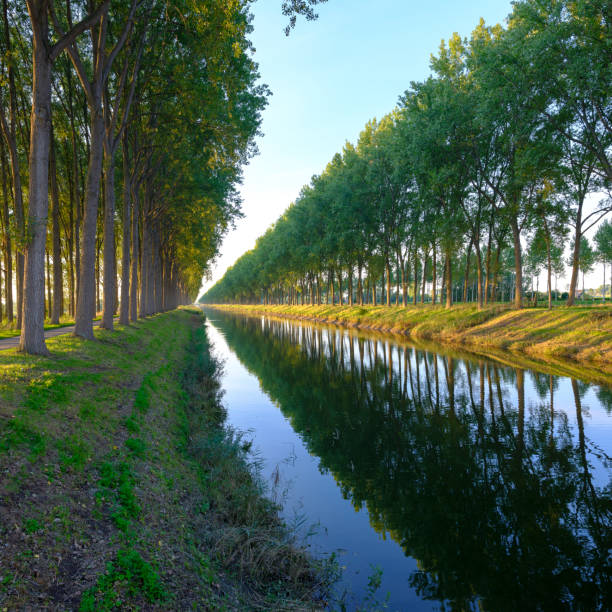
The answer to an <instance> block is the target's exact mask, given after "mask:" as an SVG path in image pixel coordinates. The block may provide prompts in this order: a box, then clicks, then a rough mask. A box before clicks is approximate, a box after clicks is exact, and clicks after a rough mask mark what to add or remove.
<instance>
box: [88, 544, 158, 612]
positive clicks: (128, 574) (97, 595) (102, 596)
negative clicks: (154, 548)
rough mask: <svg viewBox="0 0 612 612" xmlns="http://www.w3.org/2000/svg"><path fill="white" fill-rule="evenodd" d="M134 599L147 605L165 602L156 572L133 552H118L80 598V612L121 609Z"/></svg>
mask: <svg viewBox="0 0 612 612" xmlns="http://www.w3.org/2000/svg"><path fill="white" fill-rule="evenodd" d="M135 597H143V598H144V599H145V600H146V601H147V602H149V603H155V602H162V601H164V600H166V599H167V598H168V593H167V592H166V590H165V589H164V586H163V584H162V581H161V578H160V577H159V574H158V572H157V569H156V568H155V567H154V566H153V565H152V564H151V563H148V562H147V561H145V560H144V559H143V558H142V556H141V555H140V553H139V552H138V551H137V550H134V549H121V550H119V551H118V552H117V557H116V559H115V561H112V562H110V563H108V565H107V567H106V573H105V574H104V575H102V576H100V578H98V581H97V582H96V584H95V586H93V587H91V588H90V589H88V590H87V591H85V593H84V594H83V597H82V599H81V605H80V606H79V610H80V612H97V611H98V610H100V611H102V610H116V609H121V608H122V606H123V605H124V604H126V603H127V602H129V600H130V599H133V598H135Z"/></svg>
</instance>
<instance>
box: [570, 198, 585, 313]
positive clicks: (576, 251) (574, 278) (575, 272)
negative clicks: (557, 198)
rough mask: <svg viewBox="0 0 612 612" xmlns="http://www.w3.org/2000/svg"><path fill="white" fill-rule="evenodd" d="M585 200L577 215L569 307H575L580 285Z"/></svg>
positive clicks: (580, 203) (581, 202)
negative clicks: (577, 288) (577, 289)
mask: <svg viewBox="0 0 612 612" xmlns="http://www.w3.org/2000/svg"><path fill="white" fill-rule="evenodd" d="M583 202H584V200H583V199H581V200H580V202H579V204H578V212H577V214H576V231H575V233H574V251H573V253H572V278H571V280H570V286H569V295H568V296H567V305H568V306H573V305H574V302H575V300H576V287H577V285H578V273H579V271H580V242H581V241H582V205H583Z"/></svg>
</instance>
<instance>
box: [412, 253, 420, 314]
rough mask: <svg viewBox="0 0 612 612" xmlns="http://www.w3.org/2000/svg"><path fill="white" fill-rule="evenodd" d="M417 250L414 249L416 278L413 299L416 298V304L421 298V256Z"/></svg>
mask: <svg viewBox="0 0 612 612" xmlns="http://www.w3.org/2000/svg"><path fill="white" fill-rule="evenodd" d="M417 253H418V252H417V250H416V249H415V250H414V262H413V264H414V279H413V283H414V286H413V288H412V289H413V291H412V293H413V296H414V297H413V300H414V304H415V306H416V303H417V302H418V298H419V258H418V256H417Z"/></svg>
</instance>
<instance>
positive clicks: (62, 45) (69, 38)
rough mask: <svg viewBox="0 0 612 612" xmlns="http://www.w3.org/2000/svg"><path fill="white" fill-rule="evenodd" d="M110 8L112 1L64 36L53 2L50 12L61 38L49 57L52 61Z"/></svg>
mask: <svg viewBox="0 0 612 612" xmlns="http://www.w3.org/2000/svg"><path fill="white" fill-rule="evenodd" d="M109 6H110V0H104V1H103V2H102V4H100V6H99V7H98V8H97V9H96V10H95V11H94V12H93V13H91V15H88V16H87V17H85V19H83V20H82V21H79V23H77V24H76V25H75V26H73V27H72V29H71V30H70V31H69V32H68V33H67V34H64V33H63V32H62V28H61V27H59V22H58V19H57V15H56V14H55V10H54V9H53V3H52V2H51V3H50V5H49V11H50V12H51V18H52V20H53V27H54V28H55V29H56V30H57V31H58V33H59V34H60V36H61V38H60V40H58V41H57V42H56V43H55V44H54V45H53V46H52V47H51V52H50V53H49V57H50V58H51V61H54V60H55V59H56V58H57V57H58V55H59V54H60V53H61V52H62V51H63V50H64V49H66V48H67V47H69V46H70V45H72V43H73V42H74V41H75V40H76V38H77V36H78V35H79V34H82V33H83V32H84V31H85V30H87V29H89V28H91V26H93V25H94V23H95V22H96V21H97V20H98V19H99V18H100V16H101V15H102V14H103V13H104V12H105V11H107V10H108V7H109Z"/></svg>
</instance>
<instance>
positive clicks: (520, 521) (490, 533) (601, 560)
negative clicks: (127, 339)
mask: <svg viewBox="0 0 612 612" xmlns="http://www.w3.org/2000/svg"><path fill="white" fill-rule="evenodd" d="M207 315H208V321H209V323H208V326H209V333H210V337H211V340H212V341H213V342H214V345H215V347H216V352H217V354H218V355H219V356H221V357H222V358H223V359H225V380H224V387H225V389H226V396H225V402H226V405H227V407H228V418H229V422H230V424H232V425H233V426H234V427H236V428H238V429H241V430H243V431H244V430H248V431H249V432H250V433H249V436H251V437H252V439H253V447H254V449H256V451H257V454H258V456H259V458H260V460H261V463H262V468H263V475H264V477H265V478H266V479H267V480H268V482H269V485H270V495H272V496H274V497H275V498H277V499H279V500H281V501H283V502H284V515H285V518H286V519H287V520H288V521H289V522H290V523H291V522H293V523H294V525H295V526H296V528H297V530H298V532H299V533H301V534H302V535H304V536H308V537H307V540H306V541H307V543H308V544H309V545H310V547H311V550H312V551H313V552H314V554H316V555H319V556H329V555H330V554H332V553H335V554H336V555H337V557H338V560H339V564H340V565H341V566H342V568H343V571H342V579H341V580H340V582H339V584H338V586H337V592H336V597H337V598H343V599H344V602H345V604H346V607H347V608H348V609H355V608H356V607H357V606H358V605H361V604H362V603H363V601H364V600H365V599H367V597H368V596H369V592H370V591H371V590H372V589H369V590H368V582H369V581H370V580H371V579H372V578H373V577H375V576H376V575H377V574H380V572H382V583H381V586H380V588H379V589H378V591H377V592H376V594H375V599H376V600H377V602H378V604H379V607H382V605H383V604H386V605H387V606H388V609H390V610H490V611H499V610H502V611H505V610H508V611H515V610H585V611H591V610H606V609H610V608H611V607H612V592H611V588H612V587H611V584H612V583H611V579H612V571H611V568H612V532H611V522H612V521H611V518H612V480H611V475H612V471H611V470H612V458H611V457H612V390H611V389H609V388H606V387H601V386H597V385H590V384H588V383H584V382H581V381H578V380H572V379H569V378H563V377H558V376H550V375H548V374H542V373H538V372H535V371H531V370H521V369H515V368H512V367H508V366H505V365H501V364H499V363H497V362H494V361H488V360H485V359H480V358H473V357H466V356H458V355H457V354H455V353H450V352H448V351H446V350H445V349H443V348H440V350H439V352H432V351H431V350H427V351H426V350H421V349H419V348H416V347H414V346H413V345H411V344H410V343H406V342H404V341H402V340H396V339H391V338H389V337H386V336H372V335H364V334H361V333H355V332H353V331H346V330H340V329H336V328H323V327H319V326H311V325H308V324H299V323H292V322H284V321H283V322H279V321H273V320H269V319H262V318H247V317H240V316H233V315H226V314H221V313H218V312H212V311H208V312H207ZM360 602H361V603H360ZM374 603H376V602H374ZM369 605H370V607H373V605H374V604H372V598H371V597H370V604H369Z"/></svg>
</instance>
